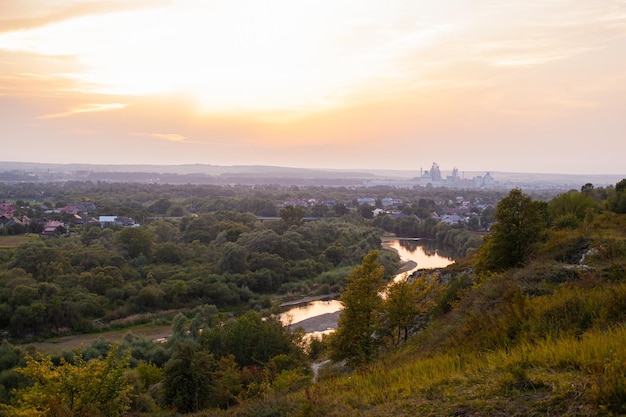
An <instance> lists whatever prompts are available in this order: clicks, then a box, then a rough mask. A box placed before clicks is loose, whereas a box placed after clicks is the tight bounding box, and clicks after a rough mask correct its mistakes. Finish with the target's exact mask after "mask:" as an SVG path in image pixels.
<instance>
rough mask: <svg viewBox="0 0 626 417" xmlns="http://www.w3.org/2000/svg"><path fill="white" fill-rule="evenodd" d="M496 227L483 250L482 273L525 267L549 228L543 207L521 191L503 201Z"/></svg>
mask: <svg viewBox="0 0 626 417" xmlns="http://www.w3.org/2000/svg"><path fill="white" fill-rule="evenodd" d="M494 217H495V220H496V222H497V223H496V224H495V225H494V226H493V227H492V231H491V234H490V235H488V236H487V237H486V238H485V242H484V243H483V245H482V246H481V249H480V260H479V263H478V267H479V269H480V270H482V271H502V270H506V269H509V268H514V267H518V266H521V265H522V264H523V263H524V262H525V261H526V260H527V259H528V256H529V255H530V254H531V253H532V251H533V249H534V245H535V244H536V243H537V242H539V240H540V238H541V234H542V232H543V230H544V227H545V216H544V213H543V205H542V204H541V203H540V202H537V201H533V200H532V199H531V198H530V197H528V196H527V195H525V194H524V193H522V191H521V190H519V189H513V190H511V191H510V192H509V194H508V196H507V197H505V198H503V199H502V200H500V202H499V203H498V206H497V208H496V213H495V216H494Z"/></svg>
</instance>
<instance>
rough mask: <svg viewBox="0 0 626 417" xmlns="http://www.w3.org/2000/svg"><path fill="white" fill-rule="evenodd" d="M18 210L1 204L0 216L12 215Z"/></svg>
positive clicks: (9, 205)
mask: <svg viewBox="0 0 626 417" xmlns="http://www.w3.org/2000/svg"><path fill="white" fill-rule="evenodd" d="M15 210H17V209H16V208H15V207H13V205H11V204H8V203H0V214H8V215H12V214H13V213H14V212H15Z"/></svg>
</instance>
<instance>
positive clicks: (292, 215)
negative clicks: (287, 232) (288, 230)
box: [279, 206, 304, 226]
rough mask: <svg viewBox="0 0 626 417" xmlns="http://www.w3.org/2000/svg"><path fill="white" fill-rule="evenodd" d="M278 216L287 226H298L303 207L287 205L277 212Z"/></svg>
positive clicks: (302, 216)
mask: <svg viewBox="0 0 626 417" xmlns="http://www.w3.org/2000/svg"><path fill="white" fill-rule="evenodd" d="M279 215H280V218H281V219H282V221H284V222H285V223H286V224H287V225H289V226H300V225H302V223H303V221H304V220H303V219H304V209H302V207H295V206H287V207H285V208H282V209H281V210H280V212H279Z"/></svg>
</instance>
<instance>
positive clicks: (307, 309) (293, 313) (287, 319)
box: [280, 300, 341, 325]
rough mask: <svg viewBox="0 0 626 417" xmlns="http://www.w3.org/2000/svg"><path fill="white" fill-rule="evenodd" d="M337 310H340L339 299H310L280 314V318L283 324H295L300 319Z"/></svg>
mask: <svg viewBox="0 0 626 417" xmlns="http://www.w3.org/2000/svg"><path fill="white" fill-rule="evenodd" d="M339 310H341V303H340V302H339V300H327V301H321V300H318V301H311V302H309V303H307V304H302V305H299V306H296V307H292V308H290V309H289V310H287V311H285V312H284V313H282V314H281V315H280V320H281V321H282V322H283V324H284V325H289V324H296V323H299V322H301V321H302V320H306V319H310V318H311V317H316V316H320V315H322V314H327V313H334V312H335V311H339Z"/></svg>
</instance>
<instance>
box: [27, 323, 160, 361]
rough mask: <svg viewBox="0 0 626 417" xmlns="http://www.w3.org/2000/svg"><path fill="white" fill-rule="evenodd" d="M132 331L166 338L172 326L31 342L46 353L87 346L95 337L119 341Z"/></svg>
mask: <svg viewBox="0 0 626 417" xmlns="http://www.w3.org/2000/svg"><path fill="white" fill-rule="evenodd" d="M128 333H132V334H134V335H135V336H141V337H145V338H150V339H152V340H156V339H161V338H166V337H169V336H171V335H172V327H171V326H170V325H159V326H150V325H146V326H139V327H134V328H133V329H132V330H131V329H122V330H112V331H108V332H102V333H93V334H82V335H73V336H63V337H58V338H55V339H49V340H46V341H45V342H36V343H31V346H34V347H35V350H36V351H38V352H42V353H45V354H48V355H52V354H55V353H60V352H62V351H68V350H73V349H77V348H79V347H81V346H83V347H85V348H86V347H88V346H89V345H91V343H92V342H94V341H95V340H97V339H104V340H106V341H107V342H111V343H115V342H117V341H120V340H121V339H122V338H123V337H124V336H125V335H126V334H128Z"/></svg>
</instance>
